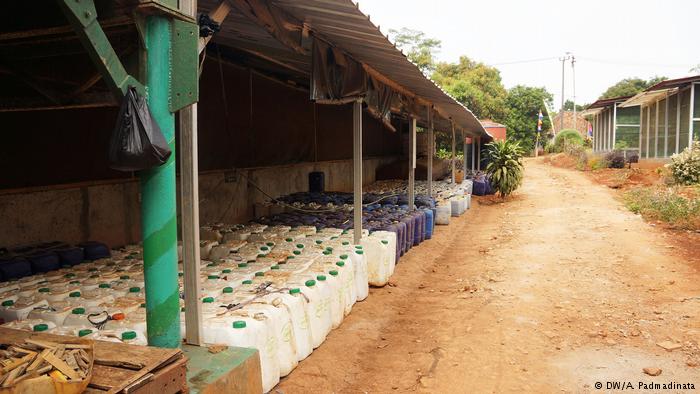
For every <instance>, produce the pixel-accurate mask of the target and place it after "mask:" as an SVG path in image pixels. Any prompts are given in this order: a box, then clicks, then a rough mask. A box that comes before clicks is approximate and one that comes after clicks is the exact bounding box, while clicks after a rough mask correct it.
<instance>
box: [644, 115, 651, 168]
mask: <svg viewBox="0 0 700 394" xmlns="http://www.w3.org/2000/svg"><path fill="white" fill-rule="evenodd" d="M646 119H647V139H646V141H647V146H646V155H645V156H646V158H647V159H648V158H649V138H650V137H651V107H649V106H647V117H646Z"/></svg>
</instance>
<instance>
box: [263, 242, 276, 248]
mask: <svg viewBox="0 0 700 394" xmlns="http://www.w3.org/2000/svg"><path fill="white" fill-rule="evenodd" d="M265 245H267V246H269V247H273V246H275V243H274V242H268V243H266V244H265Z"/></svg>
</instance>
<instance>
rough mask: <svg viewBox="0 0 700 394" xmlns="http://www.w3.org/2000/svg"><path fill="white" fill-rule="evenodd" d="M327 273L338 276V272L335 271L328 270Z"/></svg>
mask: <svg viewBox="0 0 700 394" xmlns="http://www.w3.org/2000/svg"><path fill="white" fill-rule="evenodd" d="M328 273H329V274H331V275H333V276H338V271H336V270H330V271H328Z"/></svg>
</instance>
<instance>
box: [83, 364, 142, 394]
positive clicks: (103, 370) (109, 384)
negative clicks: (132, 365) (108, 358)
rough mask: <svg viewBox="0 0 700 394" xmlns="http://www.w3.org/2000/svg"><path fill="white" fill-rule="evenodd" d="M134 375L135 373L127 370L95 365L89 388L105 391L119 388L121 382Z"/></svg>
mask: <svg viewBox="0 0 700 394" xmlns="http://www.w3.org/2000/svg"><path fill="white" fill-rule="evenodd" d="M134 374H136V371H132V370H129V369H124V368H118V367H109V366H105V365H95V366H94V367H93V368H92V379H91V380H90V385H89V387H92V388H93V389H99V390H104V391H107V390H110V389H112V388H113V387H117V386H119V385H120V384H121V382H124V381H125V380H127V379H129V378H131V377H132V376H133V375H134Z"/></svg>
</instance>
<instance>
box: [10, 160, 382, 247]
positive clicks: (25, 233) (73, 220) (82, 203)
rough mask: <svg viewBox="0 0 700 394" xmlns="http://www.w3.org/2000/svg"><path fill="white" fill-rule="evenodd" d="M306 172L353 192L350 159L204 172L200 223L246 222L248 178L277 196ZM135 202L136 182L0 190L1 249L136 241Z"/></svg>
mask: <svg viewBox="0 0 700 394" xmlns="http://www.w3.org/2000/svg"><path fill="white" fill-rule="evenodd" d="M393 160H395V157H386V158H368V159H365V160H364V171H363V172H364V174H363V181H364V184H369V183H372V182H374V180H375V171H376V169H377V167H379V166H381V165H383V164H386V163H389V162H391V161H393ZM312 171H322V172H324V173H325V179H326V190H333V191H351V190H352V161H351V160H337V161H326V162H315V163H298V164H290V165H282V166H274V167H259V168H247V169H236V170H230V171H208V172H205V173H202V174H201V175H200V179H199V193H200V195H199V198H200V222H201V223H202V224H204V223H211V222H226V223H240V222H246V221H248V220H250V219H252V217H253V206H254V204H255V203H259V202H263V201H265V199H266V198H265V196H264V195H263V194H262V193H260V192H259V191H258V190H256V189H255V188H253V187H252V186H250V185H248V182H247V181H246V179H250V180H251V181H252V182H254V183H255V184H257V185H258V186H259V187H260V188H261V189H263V190H264V191H265V192H266V193H268V194H270V195H272V196H275V197H277V196H280V195H284V194H289V193H294V192H300V191H307V190H308V174H309V172H312ZM178 196H179V190H178ZM139 200H140V194H139V184H138V180H136V179H131V180H123V181H122V180H120V181H105V182H93V183H84V184H79V185H65V186H52V187H46V188H33V189H27V190H18V191H6V192H4V193H2V192H0V218H2V219H1V221H0V247H3V246H13V245H21V244H29V243H36V242H44V241H53V240H59V241H65V242H69V243H77V242H81V241H86V240H99V241H103V242H106V243H107V244H109V245H110V246H121V245H125V244H129V243H138V242H140V240H141V216H140V212H141V211H140V201H139ZM178 223H180V221H179V219H178Z"/></svg>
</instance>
